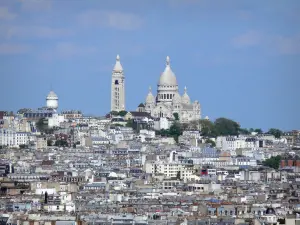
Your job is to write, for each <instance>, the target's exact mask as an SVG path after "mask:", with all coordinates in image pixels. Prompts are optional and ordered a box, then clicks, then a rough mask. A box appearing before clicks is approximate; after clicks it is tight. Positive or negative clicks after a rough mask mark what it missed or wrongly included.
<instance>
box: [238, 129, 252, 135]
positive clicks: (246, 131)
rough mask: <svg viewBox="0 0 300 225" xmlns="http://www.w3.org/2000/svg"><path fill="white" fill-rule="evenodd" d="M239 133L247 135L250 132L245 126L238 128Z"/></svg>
mask: <svg viewBox="0 0 300 225" xmlns="http://www.w3.org/2000/svg"><path fill="white" fill-rule="evenodd" d="M239 133H240V134H244V135H248V134H250V131H249V130H247V129H246V128H240V130H239Z"/></svg>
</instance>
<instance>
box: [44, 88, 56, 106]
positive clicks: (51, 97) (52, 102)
mask: <svg viewBox="0 0 300 225" xmlns="http://www.w3.org/2000/svg"><path fill="white" fill-rule="evenodd" d="M46 106H47V108H50V109H55V110H56V109H57V108H58V97H57V95H56V94H55V92H54V91H50V93H49V94H48V96H47V98H46Z"/></svg>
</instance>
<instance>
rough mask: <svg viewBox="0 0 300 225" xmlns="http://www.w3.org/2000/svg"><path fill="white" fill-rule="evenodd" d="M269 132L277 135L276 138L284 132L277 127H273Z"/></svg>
mask: <svg viewBox="0 0 300 225" xmlns="http://www.w3.org/2000/svg"><path fill="white" fill-rule="evenodd" d="M268 134H272V135H274V136H275V138H280V137H281V135H282V134H283V133H282V131H281V130H279V129H276V128H271V129H270V130H269V131H268Z"/></svg>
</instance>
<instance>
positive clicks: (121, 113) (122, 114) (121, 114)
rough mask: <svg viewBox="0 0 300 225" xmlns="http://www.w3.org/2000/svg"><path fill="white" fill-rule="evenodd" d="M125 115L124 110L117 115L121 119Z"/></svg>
mask: <svg viewBox="0 0 300 225" xmlns="http://www.w3.org/2000/svg"><path fill="white" fill-rule="evenodd" d="M126 114H127V111H125V110H122V111H120V112H119V113H118V115H119V116H122V117H123V116H125V115H126Z"/></svg>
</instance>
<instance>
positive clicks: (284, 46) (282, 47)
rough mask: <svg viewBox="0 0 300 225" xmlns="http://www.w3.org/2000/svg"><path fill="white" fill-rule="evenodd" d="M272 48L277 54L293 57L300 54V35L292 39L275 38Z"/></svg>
mask: <svg viewBox="0 0 300 225" xmlns="http://www.w3.org/2000/svg"><path fill="white" fill-rule="evenodd" d="M273 43H274V47H275V48H276V49H277V51H278V53H279V54H283V55H294V54H300V34H298V35H295V36H292V37H284V36H280V37H276V38H274V42H273Z"/></svg>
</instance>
